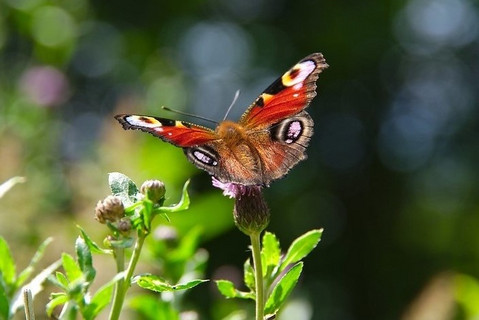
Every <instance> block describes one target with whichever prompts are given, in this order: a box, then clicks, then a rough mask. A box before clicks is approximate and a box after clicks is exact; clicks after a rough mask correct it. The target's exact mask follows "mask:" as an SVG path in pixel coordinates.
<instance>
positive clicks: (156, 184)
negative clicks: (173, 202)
mask: <svg viewBox="0 0 479 320" xmlns="http://www.w3.org/2000/svg"><path fill="white" fill-rule="evenodd" d="M140 192H141V193H143V194H144V195H145V196H146V197H147V198H148V199H149V200H151V201H152V202H153V203H160V202H161V201H162V200H163V199H164V198H165V192H166V189H165V184H164V183H163V182H162V181H159V180H147V181H145V182H143V184H142V185H141V187H140Z"/></svg>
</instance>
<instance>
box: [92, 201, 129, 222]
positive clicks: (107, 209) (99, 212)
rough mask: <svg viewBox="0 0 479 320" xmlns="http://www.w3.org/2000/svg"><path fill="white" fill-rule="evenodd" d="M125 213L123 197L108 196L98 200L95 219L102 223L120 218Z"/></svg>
mask: <svg viewBox="0 0 479 320" xmlns="http://www.w3.org/2000/svg"><path fill="white" fill-rule="evenodd" d="M124 215H125V208H124V207H123V203H122V202H121V199H120V198H118V197H115V196H108V197H106V198H105V199H104V200H103V201H98V203H97V205H96V207H95V219H96V220H98V222H100V223H106V222H107V221H110V222H114V221H117V220H120V219H121V218H122V217H123V216H124Z"/></svg>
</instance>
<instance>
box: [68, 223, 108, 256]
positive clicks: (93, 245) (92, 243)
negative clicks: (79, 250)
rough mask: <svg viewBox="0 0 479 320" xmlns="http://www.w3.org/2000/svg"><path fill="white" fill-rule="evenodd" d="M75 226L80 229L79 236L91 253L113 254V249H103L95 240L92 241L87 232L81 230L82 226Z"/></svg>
mask: <svg viewBox="0 0 479 320" xmlns="http://www.w3.org/2000/svg"><path fill="white" fill-rule="evenodd" d="M77 228H78V229H80V233H81V236H82V238H83V240H85V242H86V244H87V246H88V248H90V251H91V252H92V253H102V254H113V251H112V250H110V249H103V248H101V247H100V246H99V245H98V244H97V243H96V242H95V241H93V240H92V239H91V238H90V237H89V236H88V234H87V233H86V232H85V230H83V228H82V227H80V226H78V225H77Z"/></svg>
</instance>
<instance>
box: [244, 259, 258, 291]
mask: <svg viewBox="0 0 479 320" xmlns="http://www.w3.org/2000/svg"><path fill="white" fill-rule="evenodd" d="M243 272H244V283H245V284H246V286H247V287H248V289H250V290H251V291H254V290H255V282H254V270H253V266H252V265H251V260H250V259H248V260H246V262H245V263H244V266H243Z"/></svg>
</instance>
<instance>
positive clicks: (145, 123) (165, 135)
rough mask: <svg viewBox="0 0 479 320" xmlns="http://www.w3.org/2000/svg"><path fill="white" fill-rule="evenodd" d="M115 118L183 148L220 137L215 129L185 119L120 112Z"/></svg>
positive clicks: (124, 124) (126, 127) (130, 127)
mask: <svg viewBox="0 0 479 320" xmlns="http://www.w3.org/2000/svg"><path fill="white" fill-rule="evenodd" d="M115 119H116V120H118V121H119V122H120V123H121V125H122V126H123V129H125V130H127V129H131V130H141V131H144V132H148V133H150V134H152V135H154V136H155V137H158V138H160V139H162V140H163V141H166V142H169V143H171V144H173V145H175V146H177V147H182V148H186V147H191V146H195V145H200V144H204V143H207V142H210V141H213V140H215V139H217V138H218V137H217V135H216V134H215V132H214V131H213V130H211V129H209V128H206V127H202V126H199V125H196V124H192V123H188V122H184V121H176V120H170V119H165V118H158V117H150V116H142V115H133V114H118V115H116V116H115Z"/></svg>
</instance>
